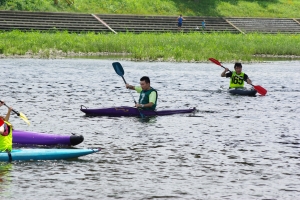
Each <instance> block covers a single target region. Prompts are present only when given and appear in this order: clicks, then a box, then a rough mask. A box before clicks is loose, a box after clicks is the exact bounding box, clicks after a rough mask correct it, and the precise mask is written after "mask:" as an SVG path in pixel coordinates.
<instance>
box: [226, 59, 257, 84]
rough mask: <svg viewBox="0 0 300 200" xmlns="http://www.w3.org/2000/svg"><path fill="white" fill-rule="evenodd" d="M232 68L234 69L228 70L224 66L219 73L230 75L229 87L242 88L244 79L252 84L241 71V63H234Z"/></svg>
mask: <svg viewBox="0 0 300 200" xmlns="http://www.w3.org/2000/svg"><path fill="white" fill-rule="evenodd" d="M234 70H235V71H232V72H231V71H230V72H228V71H229V69H228V68H225V70H224V71H223V72H222V74H221V77H226V78H228V77H230V85H229V88H243V87H244V81H246V82H247V83H248V84H252V81H251V80H250V79H249V77H248V75H247V74H245V73H244V72H242V63H235V64H234ZM226 72H227V73H226Z"/></svg>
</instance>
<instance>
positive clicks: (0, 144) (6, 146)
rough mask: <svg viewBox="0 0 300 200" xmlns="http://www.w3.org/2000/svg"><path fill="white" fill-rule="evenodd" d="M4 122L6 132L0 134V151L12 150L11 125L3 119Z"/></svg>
mask: <svg viewBox="0 0 300 200" xmlns="http://www.w3.org/2000/svg"><path fill="white" fill-rule="evenodd" d="M4 123H5V124H4V126H5V125H6V128H7V129H8V130H7V131H8V134H7V135H5V134H4V135H2V134H0V152H1V151H11V150H12V125H11V124H10V123H9V122H7V121H4Z"/></svg>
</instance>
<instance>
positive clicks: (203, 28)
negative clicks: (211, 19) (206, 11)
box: [201, 19, 206, 31]
mask: <svg viewBox="0 0 300 200" xmlns="http://www.w3.org/2000/svg"><path fill="white" fill-rule="evenodd" d="M201 25H202V31H204V30H205V27H206V23H205V19H204V20H203V21H202V23H201Z"/></svg>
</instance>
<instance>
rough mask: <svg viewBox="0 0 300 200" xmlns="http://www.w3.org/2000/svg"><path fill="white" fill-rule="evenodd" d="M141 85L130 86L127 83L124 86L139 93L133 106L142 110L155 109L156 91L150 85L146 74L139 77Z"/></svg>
mask: <svg viewBox="0 0 300 200" xmlns="http://www.w3.org/2000/svg"><path fill="white" fill-rule="evenodd" d="M140 85H141V86H132V85H129V84H128V83H127V84H126V88H128V89H131V90H135V91H137V92H138V93H140V98H139V102H138V103H137V104H136V105H135V107H137V108H140V109H143V110H155V108H156V103H157V91H156V90H155V89H153V88H152V87H151V86H150V78H149V77H148V76H143V77H142V78H141V79H140Z"/></svg>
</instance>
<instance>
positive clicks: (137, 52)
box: [0, 31, 300, 62]
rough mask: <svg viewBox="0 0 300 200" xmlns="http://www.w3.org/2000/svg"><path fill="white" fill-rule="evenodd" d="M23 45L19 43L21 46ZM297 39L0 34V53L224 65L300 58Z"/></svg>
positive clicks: (283, 36) (281, 36)
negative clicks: (123, 57) (67, 54)
mask: <svg viewBox="0 0 300 200" xmlns="http://www.w3.org/2000/svg"><path fill="white" fill-rule="evenodd" d="M20 41H22V42H20ZM296 44H300V35H299V34H298V35H286V34H275V35H269V34H258V33H255V34H247V35H242V34H231V33H211V34H203V33H199V32H195V33H187V34H181V33H163V34H154V33H142V34H133V33H121V34H117V35H115V34H94V33H88V34H75V33H67V32H56V33H40V32H28V33H24V32H21V31H12V32H1V33H0V52H2V53H3V54H5V55H24V54H25V53H26V52H28V51H32V52H33V53H34V54H37V53H38V52H40V51H41V52H43V54H42V57H44V58H48V57H49V55H50V51H52V50H57V51H62V52H77V53H78V52H83V53H88V52H111V53H130V54H131V55H130V56H129V57H130V58H131V59H133V60H162V61H170V60H175V61H189V62H190V61H207V59H208V58H209V57H215V58H218V59H220V60H223V61H231V60H243V61H253V60H255V58H254V57H253V55H254V54H269V55H297V56H300V49H299V48H298V45H296Z"/></svg>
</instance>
